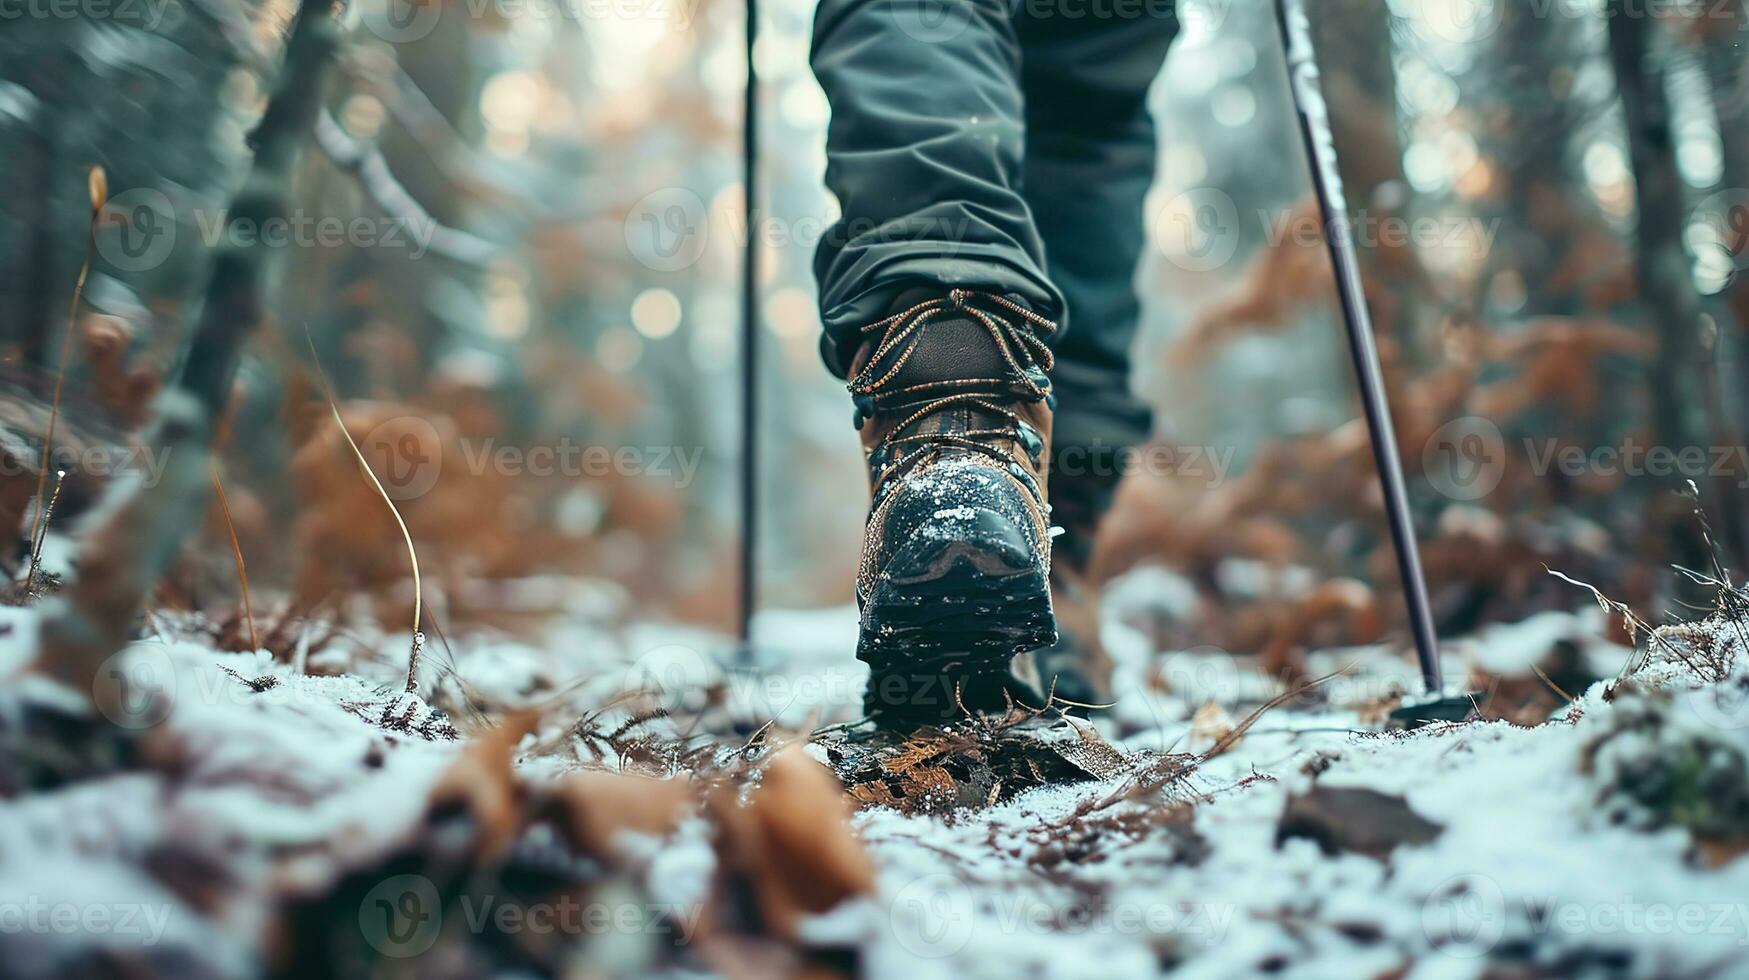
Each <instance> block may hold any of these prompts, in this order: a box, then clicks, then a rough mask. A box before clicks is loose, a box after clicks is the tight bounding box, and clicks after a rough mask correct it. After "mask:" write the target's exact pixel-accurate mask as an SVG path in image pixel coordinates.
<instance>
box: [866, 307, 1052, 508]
mask: <svg viewBox="0 0 1749 980" xmlns="http://www.w3.org/2000/svg"><path fill="white" fill-rule="evenodd" d="M948 314H955V315H959V316H965V317H969V318H970V319H971V320H972V321H973V322H974V323H977V324H978V325H980V326H981V327H983V328H984V331H985V332H986V333H988V334H989V335H990V339H991V340H992V341H993V342H994V343H995V344H996V349H997V351H998V352H1000V354H1001V355H1002V359H1003V360H1004V361H1005V362H1007V365H1008V368H1009V373H1008V377H1005V378H1001V377H997V378H991V377H971V378H953V379H948V380H942V381H929V382H924V383H921V384H914V385H906V386H903V387H897V388H895V387H893V380H894V379H895V378H897V377H898V375H899V373H900V372H901V371H903V370H904V368H905V365H906V364H907V363H908V362H909V361H910V359H911V356H912V355H913V354H914V353H916V351H917V349H918V347H919V346H921V345H922V343H923V341H924V339H925V337H926V336H927V335H928V332H929V326H930V324H932V323H934V322H935V321H936V320H939V319H941V318H942V317H943V316H944V315H948ZM1056 329H1057V325H1056V324H1055V323H1054V322H1052V321H1050V320H1047V319H1045V318H1044V317H1042V316H1039V315H1038V314H1037V313H1034V312H1033V311H1031V310H1029V309H1027V308H1026V307H1024V306H1022V305H1020V304H1019V303H1016V302H1014V301H1013V300H1010V299H1008V298H1007V297H1005V296H998V295H995V294H993V293H985V292H974V291H971V290H966V289H953V290H950V291H949V292H948V294H947V295H946V296H939V297H936V298H933V299H927V300H924V301H923V302H921V303H917V304H915V305H913V306H911V307H909V308H907V309H905V310H903V311H901V312H899V313H895V314H893V315H892V316H890V317H887V318H886V319H884V320H881V321H878V322H876V323H871V324H868V325H867V326H864V327H863V328H862V332H863V333H864V334H876V333H880V334H881V341H880V344H879V346H877V347H876V349H875V352H874V354H873V356H871V357H870V358H869V359H868V363H867V364H866V365H865V366H864V367H863V369H862V370H861V371H860V372H858V373H857V375H856V376H855V377H853V378H851V379H850V383H849V385H848V387H849V389H850V393H851V394H852V395H853V396H856V397H857V398H858V402H859V405H862V406H865V407H864V408H863V409H862V411H863V414H865V415H867V416H870V417H873V416H875V415H881V414H891V413H892V411H893V408H894V406H895V404H897V405H899V406H902V408H903V409H909V410H910V412H909V414H908V415H906V416H905V417H904V419H903V420H902V421H900V422H899V424H898V425H896V426H894V427H893V429H892V431H891V432H889V433H888V434H887V435H886V436H885V437H884V438H883V439H882V440H881V442H880V443H879V444H878V445H877V446H876V448H875V452H874V454H873V457H872V458H876V459H881V460H886V457H888V456H902V457H903V458H902V459H899V460H897V461H896V462H897V463H898V465H895V466H893V467H892V468H891V469H890V470H887V471H886V472H884V473H882V474H881V482H882V483H883V484H884V483H885V482H886V481H887V480H889V479H891V478H892V477H893V476H896V475H898V474H899V473H901V472H904V471H906V470H909V469H911V468H912V467H913V466H915V465H916V464H917V463H918V462H920V461H921V460H922V459H924V458H925V457H927V456H928V455H929V454H928V453H924V452H912V453H910V454H909V455H905V449H904V447H907V446H921V445H924V444H928V445H931V446H943V445H946V446H957V447H960V448H963V449H968V450H971V451H973V452H977V453H981V454H983V455H985V456H988V457H990V458H991V459H993V460H995V461H996V462H998V463H1008V462H1011V460H1009V458H1008V457H1006V456H1004V455H1003V453H1002V452H1001V450H999V449H997V448H996V446H994V445H992V443H995V442H1001V441H1004V440H1019V439H1020V438H1021V431H1022V429H1021V427H1022V426H1025V425H1026V424H1027V423H1025V422H1024V421H1023V420H1022V419H1021V418H1020V416H1019V415H1017V414H1016V413H1015V412H1014V411H1013V410H1012V409H1010V408H1008V407H1007V406H1006V405H1004V404H1002V402H1003V401H1012V400H1013V399H1015V398H1021V399H1025V400H1027V401H1043V400H1044V399H1046V398H1047V397H1049V395H1050V381H1049V379H1048V375H1047V374H1046V372H1048V371H1049V370H1050V369H1051V365H1052V363H1053V361H1054V359H1053V357H1052V355H1051V349H1050V347H1048V346H1047V345H1046V344H1045V341H1044V338H1045V337H1048V336H1050V335H1051V334H1052V333H1053V332H1055V331H1056ZM895 351H897V352H898V353H897V354H896V355H895V354H894V352H895ZM889 357H890V358H891V360H892V363H891V364H884V362H886V361H887V360H888V359H889ZM877 372H878V373H877ZM958 406H965V407H968V408H976V409H981V410H983V411H985V412H988V413H990V414H991V415H994V416H996V417H998V418H1001V419H1003V420H1004V421H1003V422H1002V423H1000V424H997V425H993V426H986V427H983V428H968V429H966V430H965V431H963V432H917V431H915V429H916V428H917V426H918V424H919V423H921V422H923V421H924V420H926V419H928V418H930V417H932V416H935V415H938V414H940V413H941V412H943V411H946V410H948V409H950V408H955V407H958ZM858 424H859V425H860V422H859V423H858ZM886 461H888V462H892V461H891V460H886Z"/></svg>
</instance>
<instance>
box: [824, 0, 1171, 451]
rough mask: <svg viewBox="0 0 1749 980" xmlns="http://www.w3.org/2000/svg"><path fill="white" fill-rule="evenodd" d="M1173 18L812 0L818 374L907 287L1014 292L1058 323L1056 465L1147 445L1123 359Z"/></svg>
mask: <svg viewBox="0 0 1749 980" xmlns="http://www.w3.org/2000/svg"><path fill="white" fill-rule="evenodd" d="M1177 27H1178V22H1177V18H1176V14H1175V11H1174V9H1173V0H822V2H821V3H820V5H819V9H818V10H817V12H816V14H815V20H814V39H813V52H812V61H813V67H814V73H815V75H816V76H817V77H818V78H819V80H820V85H821V86H822V87H823V88H824V89H825V90H826V97H827V98H828V99H829V100H830V102H831V105H832V122H831V126H830V129H829V130H828V133H827V139H826V153H827V167H826V184H827V186H828V187H829V188H830V189H831V190H832V192H833V193H834V194H836V195H837V196H838V201H839V203H840V205H841V206H842V216H841V217H840V219H839V222H838V224H837V226H836V227H834V228H833V229H832V230H831V233H830V234H828V235H827V236H826V238H825V240H824V241H823V242H822V244H821V246H820V249H819V252H818V253H817V254H816V255H815V258H814V271H815V275H816V276H817V277H818V279H819V286H820V306H821V311H822V317H823V319H824V322H825V327H826V333H825V337H824V338H823V340H822V344H821V349H822V351H823V353H824V354H825V358H826V362H827V365H828V366H829V367H831V368H832V369H833V370H834V371H835V372H837V373H838V374H839V375H841V376H842V375H843V374H844V372H845V370H846V368H847V367H848V364H849V361H850V359H851V357H852V356H853V355H854V354H855V350H856V346H857V343H858V340H859V337H858V332H857V331H858V328H859V327H861V326H863V325H864V324H867V323H871V322H873V321H876V320H879V319H881V318H882V317H884V316H886V315H887V313H888V306H889V305H890V304H891V303H892V301H893V300H894V299H895V298H896V297H897V295H898V293H900V292H902V291H903V290H904V289H906V288H908V287H911V286H916V285H920V284H938V285H941V286H943V287H951V286H965V287H968V288H974V289H982V290H988V291H993V292H1003V293H1018V294H1019V295H1021V296H1023V297H1025V299H1026V300H1027V302H1028V303H1029V304H1031V305H1032V306H1033V308H1034V309H1035V310H1037V311H1038V312H1039V313H1041V314H1043V315H1044V316H1046V317H1049V318H1051V319H1054V320H1057V321H1058V322H1059V324H1060V326H1061V327H1062V330H1061V331H1060V332H1059V333H1058V334H1057V336H1056V338H1055V340H1054V341H1053V346H1054V347H1055V349H1056V356H1057V366H1056V369H1055V370H1054V371H1053V372H1052V378H1053V381H1054V382H1055V388H1056V393H1057V399H1058V404H1057V413H1056V421H1055V433H1056V434H1055V437H1054V439H1053V442H1054V443H1055V446H1056V448H1057V453H1056V455H1057V456H1058V458H1059V460H1062V459H1065V458H1066V457H1065V456H1064V453H1065V451H1066V450H1068V448H1069V447H1081V449H1080V451H1081V452H1083V454H1084V453H1085V450H1086V448H1089V447H1100V446H1103V447H1106V448H1107V449H1110V448H1113V447H1124V446H1129V445H1133V444H1134V443H1135V442H1138V441H1140V440H1141V439H1143V438H1145V437H1146V435H1147V428H1148V423H1149V419H1150V413H1149V412H1148V410H1147V408H1146V407H1145V406H1144V405H1142V404H1141V403H1140V402H1138V401H1137V400H1136V399H1135V397H1134V396H1133V395H1132V394H1131V393H1130V386H1129V360H1130V341H1131V338H1132V337H1133V336H1134V334H1135V326H1136V317H1137V312H1138V303H1137V299H1136V294H1135V285H1134V277H1135V271H1136V265H1137V261H1138V259H1139V257H1140V255H1141V250H1142V244H1143V241H1144V237H1145V234H1146V232H1145V228H1144V223H1143V216H1142V196H1143V194H1145V193H1146V192H1147V189H1148V185H1149V182H1150V181H1151V180H1152V178H1153V175H1154V157H1155V148H1154V129H1153V122H1152V119H1151V118H1150V116H1149V114H1148V111H1147V105H1146V102H1147V91H1148V86H1149V84H1150V83H1151V82H1152V81H1153V79H1154V76H1155V74H1156V73H1157V72H1158V71H1159V68H1160V64H1161V62H1162V61H1163V60H1164V58H1165V56H1166V48H1167V46H1168V45H1169V44H1170V43H1171V40H1172V37H1173V35H1174V34H1175V33H1176V31H1177ZM1083 458H1085V457H1083ZM1053 482H1055V480H1054V479H1053Z"/></svg>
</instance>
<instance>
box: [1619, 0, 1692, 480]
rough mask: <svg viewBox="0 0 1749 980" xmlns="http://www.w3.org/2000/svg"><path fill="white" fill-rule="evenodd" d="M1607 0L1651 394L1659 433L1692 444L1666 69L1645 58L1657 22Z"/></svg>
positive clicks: (1685, 303)
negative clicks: (1650, 359)
mask: <svg viewBox="0 0 1749 980" xmlns="http://www.w3.org/2000/svg"><path fill="white" fill-rule="evenodd" d="M1629 2H1630V0H1610V4H1611V5H1610V12H1611V17H1610V18H1609V51H1610V61H1611V62H1612V63H1613V64H1614V66H1615V75H1616V85H1617V87H1618V89H1619V90H1620V93H1621V104H1622V115H1623V117H1624V120H1625V122H1626V124H1627V139H1628V154H1629V157H1630V159H1631V160H1632V164H1633V173H1634V187H1635V193H1636V208H1635V213H1636V221H1635V225H1634V242H1635V246H1636V252H1635V256H1634V259H1635V267H1636V271H1637V273H1638V276H1639V282H1640V295H1641V297H1642V299H1643V300H1644V302H1645V305H1646V307H1647V311H1648V313H1650V314H1651V316H1652V319H1653V322H1654V323H1655V324H1656V325H1657V331H1658V357H1657V360H1656V361H1655V362H1654V363H1653V366H1652V401H1653V412H1654V425H1655V426H1656V428H1657V434H1658V440H1659V442H1661V443H1662V444H1664V445H1667V446H1671V447H1676V448H1680V447H1684V446H1695V445H1699V444H1700V440H1699V438H1698V436H1699V433H1700V432H1701V431H1702V426H1701V425H1700V424H1699V422H1698V417H1697V413H1696V411H1695V409H1694V406H1693V404H1692V400H1691V399H1690V398H1688V397H1686V395H1685V393H1686V392H1688V391H1691V390H1693V388H1694V386H1695V383H1696V381H1697V377H1698V376H1697V375H1696V373H1695V372H1696V371H1697V370H1698V368H1699V363H1700V356H1699V355H1700V343H1699V338H1700V314H1701V309H1700V295H1699V293H1698V291H1697V290H1696V289H1695V287H1694V283H1693V279H1692V276H1691V274H1690V272H1689V269H1690V265H1691V263H1690V260H1689V257H1688V254H1687V252H1686V251H1685V250H1684V248H1683V244H1682V218H1683V214H1684V209H1683V189H1682V176H1681V172H1680V171H1679V170H1678V169H1677V165H1676V144H1675V140H1674V138H1673V132H1672V129H1671V123H1670V104H1669V101H1668V100H1667V97H1666V95H1665V87H1664V82H1665V71H1664V66H1663V64H1662V63H1661V62H1660V60H1659V59H1657V58H1654V57H1652V51H1651V40H1652V37H1653V31H1654V30H1655V28H1656V22H1655V21H1653V20H1652V19H1650V18H1648V17H1646V16H1644V13H1643V11H1637V10H1633V9H1630V7H1629Z"/></svg>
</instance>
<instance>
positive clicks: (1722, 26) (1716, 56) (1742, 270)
mask: <svg viewBox="0 0 1749 980" xmlns="http://www.w3.org/2000/svg"><path fill="white" fill-rule="evenodd" d="M1718 12H1719V13H1720V14H1723V15H1724V16H1722V17H1714V18H1703V19H1702V21H1701V39H1700V40H1701V44H1702V46H1703V49H1704V56H1705V59H1706V67H1707V77H1708V80H1709V81H1711V83H1712V92H1713V106H1714V108H1715V110H1716V111H1717V113H1718V122H1719V143H1720V151H1721V162H1722V164H1723V167H1722V174H1723V179H1722V180H1721V181H1720V184H1721V185H1722V186H1723V187H1724V188H1725V191H1726V193H1727V194H1728V195H1729V196H1730V200H1728V201H1727V202H1726V204H1727V206H1732V205H1734V206H1736V207H1739V208H1741V209H1742V210H1741V211H1740V212H1739V211H1735V210H1734V211H1733V212H1732V213H1730V214H1726V215H1724V216H1723V217H1724V219H1725V227H1726V229H1727V231H1728V232H1729V231H1739V229H1741V231H1739V233H1740V234H1745V235H1749V227H1745V226H1749V3H1745V2H1744V0H1736V2H1734V3H1730V4H1728V5H1726V6H1724V7H1721V8H1719V9H1718ZM1729 244H1730V245H1731V246H1732V247H1733V248H1734V249H1736V251H1735V252H1734V254H1733V258H1734V259H1735V265H1736V268H1737V274H1736V275H1735V276H1734V277H1733V278H1732V279H1731V281H1730V283H1728V284H1727V285H1726V286H1725V304H1726V306H1727V308H1728V309H1729V310H1730V313H1731V316H1732V318H1733V319H1734V320H1736V325H1737V330H1736V333H1735V335H1734V336H1733V337H1732V338H1731V340H1732V343H1731V344H1730V348H1731V350H1732V351H1733V356H1734V360H1735V364H1734V365H1733V366H1734V367H1735V368H1736V376H1735V378H1734V379H1733V380H1735V381H1736V383H1737V385H1736V386H1737V387H1740V388H1742V389H1744V390H1743V391H1742V392H1739V397H1738V399H1737V404H1738V411H1739V418H1738V428H1739V429H1740V430H1742V431H1749V267H1746V263H1749V248H1746V246H1749V243H1746V242H1744V241H1740V240H1739V241H1732V242H1729Z"/></svg>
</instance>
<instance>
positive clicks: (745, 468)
mask: <svg viewBox="0 0 1749 980" xmlns="http://www.w3.org/2000/svg"><path fill="white" fill-rule="evenodd" d="M743 2H744V3H745V4H746V11H747V27H746V49H747V50H746V54H747V84H746V89H745V91H744V93H743V99H742V109H741V218H742V221H741V227H742V228H743V229H745V233H746V236H747V237H746V241H745V243H744V244H743V246H742V250H741V473H740V477H741V480H740V505H741V575H740V590H741V595H740V603H739V608H738V610H737V614H738V616H739V620H738V622H737V624H736V625H737V634H736V635H737V639H738V640H739V641H740V648H739V650H738V655H739V658H740V660H741V663H742V665H743V666H746V665H748V664H750V663H751V662H752V659H753V611H754V609H755V607H756V606H757V605H758V603H759V582H758V575H759V560H758V559H759V249H758V241H759V236H758V235H757V234H756V233H755V229H754V225H753V222H754V221H755V220H757V217H758V200H759V197H758V193H757V188H758V186H759V77H758V74H757V72H756V71H755V70H754V67H753V42H754V41H755V40H756V39H757V37H758V34H759V4H758V0H743Z"/></svg>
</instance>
